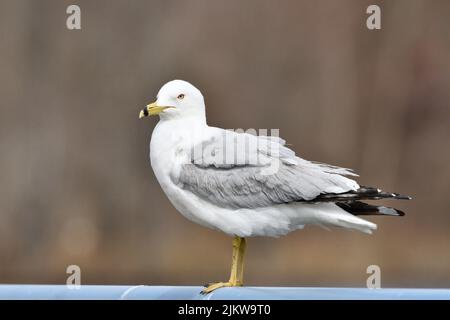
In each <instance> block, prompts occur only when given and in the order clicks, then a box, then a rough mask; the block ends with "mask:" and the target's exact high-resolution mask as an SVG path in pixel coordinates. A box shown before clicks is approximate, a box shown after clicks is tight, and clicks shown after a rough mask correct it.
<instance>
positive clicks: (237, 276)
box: [201, 236, 246, 294]
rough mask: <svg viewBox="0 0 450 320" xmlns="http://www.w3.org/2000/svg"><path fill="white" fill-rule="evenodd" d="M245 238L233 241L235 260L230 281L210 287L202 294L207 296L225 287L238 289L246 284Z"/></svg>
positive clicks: (232, 264) (233, 260) (236, 237)
mask: <svg viewBox="0 0 450 320" xmlns="http://www.w3.org/2000/svg"><path fill="white" fill-rule="evenodd" d="M245 246H246V243H245V238H241V237H238V236H235V237H234V239H233V258H232V262H231V273H230V280H228V282H217V283H212V284H210V285H208V286H207V287H206V288H205V289H203V291H202V292H201V293H203V294H207V293H210V292H212V291H214V290H216V289H219V288H223V287H237V286H242V285H243V284H244V254H245Z"/></svg>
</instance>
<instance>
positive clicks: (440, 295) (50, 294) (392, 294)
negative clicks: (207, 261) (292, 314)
mask: <svg viewBox="0 0 450 320" xmlns="http://www.w3.org/2000/svg"><path fill="white" fill-rule="evenodd" d="M201 290H202V287H194V286H192V287H190V286H144V285H137V286H104V285H98V286H97V285H83V286H81V287H80V288H79V289H75V288H72V289H71V288H69V287H68V286H65V285H6V284H5V285H0V299H58V300H60V299H88V300H90V299H100V300H104V299H107V300H130V299H131V300H141V299H161V300H365V299H368V300H380V299H382V300H391V299H408V300H430V299H433V300H435V299H437V300H450V289H384V288H383V289H365V288H317V287H310V288H308V287H306V288H305V287H302V288H297V287H235V288H222V289H218V290H216V291H214V292H212V293H210V294H207V295H202V294H200V291H201Z"/></svg>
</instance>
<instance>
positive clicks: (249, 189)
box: [172, 130, 359, 208]
mask: <svg viewBox="0 0 450 320" xmlns="http://www.w3.org/2000/svg"><path fill="white" fill-rule="evenodd" d="M343 175H355V174H354V173H353V172H351V171H350V170H349V169H344V168H339V167H335V166H330V165H326V164H321V163H314V162H310V161H306V160H304V159H301V158H299V157H297V156H296V155H295V153H294V152H293V151H292V150H290V149H289V148H287V147H286V145H285V141H284V140H282V139H280V138H276V137H265V136H254V135H250V134H242V133H235V132H231V131H225V130H222V131H220V132H219V133H218V134H216V135H215V136H213V137H212V138H211V139H209V140H207V141H205V142H203V143H201V144H199V145H197V146H195V147H194V148H193V149H192V150H191V154H190V162H189V163H188V164H184V165H183V166H182V168H181V171H180V172H179V174H178V175H177V177H172V179H173V180H174V182H175V183H177V184H178V185H179V186H180V187H181V188H183V189H185V190H188V191H190V192H192V193H193V194H195V195H197V196H198V197H200V198H202V199H205V200H207V201H209V202H211V203H214V204H215V205H218V206H221V207H227V208H257V207H266V206H270V205H273V204H280V203H289V202H293V201H308V200H312V199H314V198H316V197H317V196H319V195H321V194H340V193H344V192H347V191H353V190H357V189H358V187H359V186H358V184H357V183H356V182H355V181H354V180H351V179H348V178H346V177H344V176H343Z"/></svg>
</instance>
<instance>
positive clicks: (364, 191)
mask: <svg viewBox="0 0 450 320" xmlns="http://www.w3.org/2000/svg"><path fill="white" fill-rule="evenodd" d="M156 98H157V99H156V101H155V102H153V103H151V104H149V105H147V106H146V107H145V108H144V109H143V110H142V111H140V114H139V118H144V117H147V116H154V115H158V116H159V121H158V123H157V125H156V127H155V128H154V130H153V133H152V136H151V141H150V162H151V166H152V168H153V171H154V173H155V176H156V179H157V180H158V182H159V184H160V185H161V188H162V190H163V191H164V193H165V194H166V196H167V197H168V198H169V200H170V202H171V203H172V204H173V206H174V207H175V208H176V209H177V210H178V211H179V212H180V213H181V214H182V215H183V216H184V217H186V218H187V219H189V220H191V221H193V222H195V223H198V224H200V225H202V226H204V227H208V228H211V229H214V230H218V231H222V232H224V233H226V234H228V235H230V236H232V237H233V242H232V244H233V254H232V265H231V272H230V278H229V280H228V281H227V282H217V283H211V284H208V285H206V286H205V288H204V289H203V291H202V294H208V293H210V292H212V291H214V290H216V289H219V288H222V287H234V286H242V285H243V271H244V254H245V249H246V238H247V237H254V236H269V237H279V236H282V235H285V234H287V233H289V232H291V231H294V230H298V229H302V228H304V226H305V225H317V226H321V227H323V228H325V229H329V227H340V228H346V229H353V230H358V231H361V232H364V233H367V234H371V233H372V231H373V230H375V229H376V228H377V225H376V224H374V223H372V222H369V221H366V220H364V219H361V218H359V217H358V216H361V215H387V216H403V215H404V213H403V212H402V211H400V210H397V209H394V208H390V207H385V206H378V205H372V204H368V203H365V202H363V201H364V200H379V199H386V198H390V199H411V197H409V196H404V195H401V194H397V193H389V192H384V191H382V190H380V189H378V188H372V187H365V186H359V185H358V183H357V182H356V181H355V180H353V179H351V178H349V177H350V176H357V175H356V174H355V173H354V172H353V171H352V170H351V169H347V168H341V167H337V166H333V165H328V164H324V163H319V162H313V161H308V160H305V159H302V158H300V157H298V156H297V155H296V154H295V152H294V151H292V150H291V149H289V148H288V147H287V145H286V142H285V140H283V139H281V138H280V137H277V136H272V135H271V136H268V135H255V134H251V133H248V132H239V131H231V130H225V129H221V128H217V127H211V126H208V124H207V121H206V112H205V109H206V108H205V101H204V98H203V95H202V93H201V92H200V90H198V89H197V88H196V87H194V86H193V85H192V84H190V83H189V82H186V81H183V80H173V81H170V82H168V83H166V84H164V85H163V86H162V87H161V89H160V90H159V92H158V94H157V97H156Z"/></svg>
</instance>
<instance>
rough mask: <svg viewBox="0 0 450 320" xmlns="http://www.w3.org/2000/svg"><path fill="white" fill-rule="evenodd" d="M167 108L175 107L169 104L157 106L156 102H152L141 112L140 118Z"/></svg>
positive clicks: (154, 114) (156, 113) (153, 114)
mask: <svg viewBox="0 0 450 320" xmlns="http://www.w3.org/2000/svg"><path fill="white" fill-rule="evenodd" d="M167 108H173V107H168V106H157V105H156V102H153V103H150V104H149V105H147V106H146V107H145V108H144V109H143V110H141V112H139V119H142V118H144V117H148V116H156V115H158V114H160V113H161V112H163V111H164V110H166V109H167Z"/></svg>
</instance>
